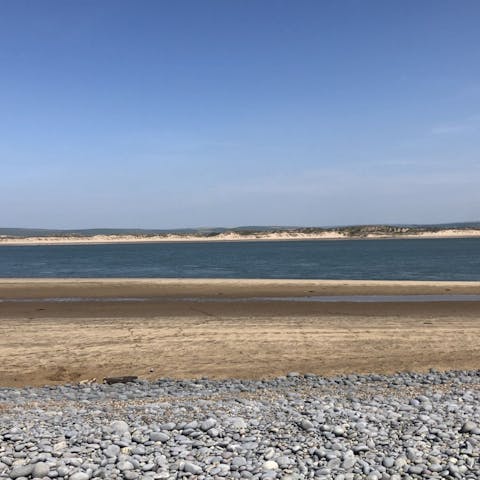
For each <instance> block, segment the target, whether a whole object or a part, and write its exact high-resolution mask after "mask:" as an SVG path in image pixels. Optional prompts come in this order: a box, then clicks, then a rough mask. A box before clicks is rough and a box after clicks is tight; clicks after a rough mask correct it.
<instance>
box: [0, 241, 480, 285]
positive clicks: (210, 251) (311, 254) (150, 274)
mask: <svg viewBox="0 0 480 480" xmlns="http://www.w3.org/2000/svg"><path fill="white" fill-rule="evenodd" d="M0 277H2V278H64V277H70V278H72V277H73V278H86V277H93V278H114V277H117V278H119V277H124V278H266V279H268V278H270V279H280V278H285V279H358V280H464V281H465V280H470V281H472V280H479V281H480V238H455V239H452V238H442V239H368V240H367V239H366V240H301V241H298V240H295V241H238V242H188V243H187V242H184V243H130V244H128V243H125V244H97V245H93V244H89V245H38V246H37V245H36V246H20V245H15V246H10V245H9V246H7V245H2V246H0Z"/></svg>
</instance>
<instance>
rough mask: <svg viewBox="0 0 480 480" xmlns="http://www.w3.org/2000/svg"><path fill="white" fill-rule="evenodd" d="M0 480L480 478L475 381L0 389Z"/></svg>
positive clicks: (421, 378)
mask: <svg viewBox="0 0 480 480" xmlns="http://www.w3.org/2000/svg"><path fill="white" fill-rule="evenodd" d="M0 425H1V430H0V478H5V479H20V480H24V479H30V478H41V479H48V478H65V479H70V480H89V479H102V478H108V479H127V480H136V479H141V480H153V479H179V478H191V479H199V480H201V479H230V478H232V479H237V478H245V479H262V480H266V479H283V480H293V479H296V480H300V479H304V478H316V479H324V480H327V479H335V480H348V479H350V480H353V479H368V480H380V479H382V480H388V479H390V480H400V479H410V478H411V479H423V478H432V479H433V478H447V479H456V478H465V479H478V478H479V477H480V464H479V456H480V371H478V370H477V371H450V372H436V371H430V372H428V373H424V374H416V373H399V374H396V375H390V376H381V375H354V374H352V375H347V376H337V377H330V378H326V377H321V376H317V375H313V374H304V375H300V374H299V373H295V372H291V373H289V374H288V375H286V376H283V377H278V378H274V379H269V380H256V381H251V380H234V379H233V380H232V379H231V380H209V379H207V378H203V379H196V380H172V379H160V380H157V381H152V382H147V381H140V380H139V381H135V382H132V383H123V384H114V385H106V384H101V383H91V384H88V383H87V384H81V385H80V384H77V385H60V386H48V387H42V388H40V387H36V388H33V387H31V388H19V389H15V388H2V389H0Z"/></svg>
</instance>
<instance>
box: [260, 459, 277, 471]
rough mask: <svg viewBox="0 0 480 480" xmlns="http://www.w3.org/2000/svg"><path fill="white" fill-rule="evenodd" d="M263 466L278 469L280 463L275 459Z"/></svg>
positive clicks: (266, 468)
mask: <svg viewBox="0 0 480 480" xmlns="http://www.w3.org/2000/svg"><path fill="white" fill-rule="evenodd" d="M262 468H263V470H278V463H277V462H275V461H274V460H268V461H266V462H265V463H264V464H263V466H262Z"/></svg>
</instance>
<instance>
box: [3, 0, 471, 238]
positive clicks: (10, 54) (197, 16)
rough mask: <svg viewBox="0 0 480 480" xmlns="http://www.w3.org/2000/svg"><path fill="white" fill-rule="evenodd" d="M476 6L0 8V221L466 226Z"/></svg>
mask: <svg viewBox="0 0 480 480" xmlns="http://www.w3.org/2000/svg"><path fill="white" fill-rule="evenodd" d="M479 24H480V2H478V1H476V0H475V1H468V0H461V1H458V0H452V1H445V0H432V1H428V0H423V1H420V2H419V1H417V0H414V1H413V0H402V1H388V2H385V1H383V0H382V1H369V0H365V1H360V0H358V1H347V0H345V1H333V0H332V1H326V0H325V1H317V0H312V1H307V0H299V1H293V0H290V1H281V0H276V1H270V0H262V1H258V0H255V1H254V0H229V1H225V0H202V1H197V0H190V1H186V0H178V1H170V2H167V1H147V0H140V1H133V0H131V1H121V0H120V1H119V0H114V1H107V0H102V1H96V0H93V1H90V0H78V1H69V0H61V1H60V0H59V1H49V0H42V1H35V0H30V1H24V0H2V1H0V226H5V227H6V226H27V227H28V226H30V227H51V228H70V227H145V228H171V227H186V226H214V225H215V226H219V225H222V226H235V225H252V224H255V225H259V224H263V225H278V224H284V225H336V224H355V223H384V222H388V223H425V222H427V223H434V222H442V221H462V220H478V219H480V214H479V206H480V187H479V185H480V156H479V155H480V48H479V45H480V28H478V25H479Z"/></svg>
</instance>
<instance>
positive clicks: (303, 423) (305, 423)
mask: <svg viewBox="0 0 480 480" xmlns="http://www.w3.org/2000/svg"><path fill="white" fill-rule="evenodd" d="M300 426H301V427H302V428H303V429H304V430H306V431H307V432H311V431H312V430H313V429H314V426H313V423H312V422H311V421H310V420H306V419H303V420H301V421H300Z"/></svg>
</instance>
